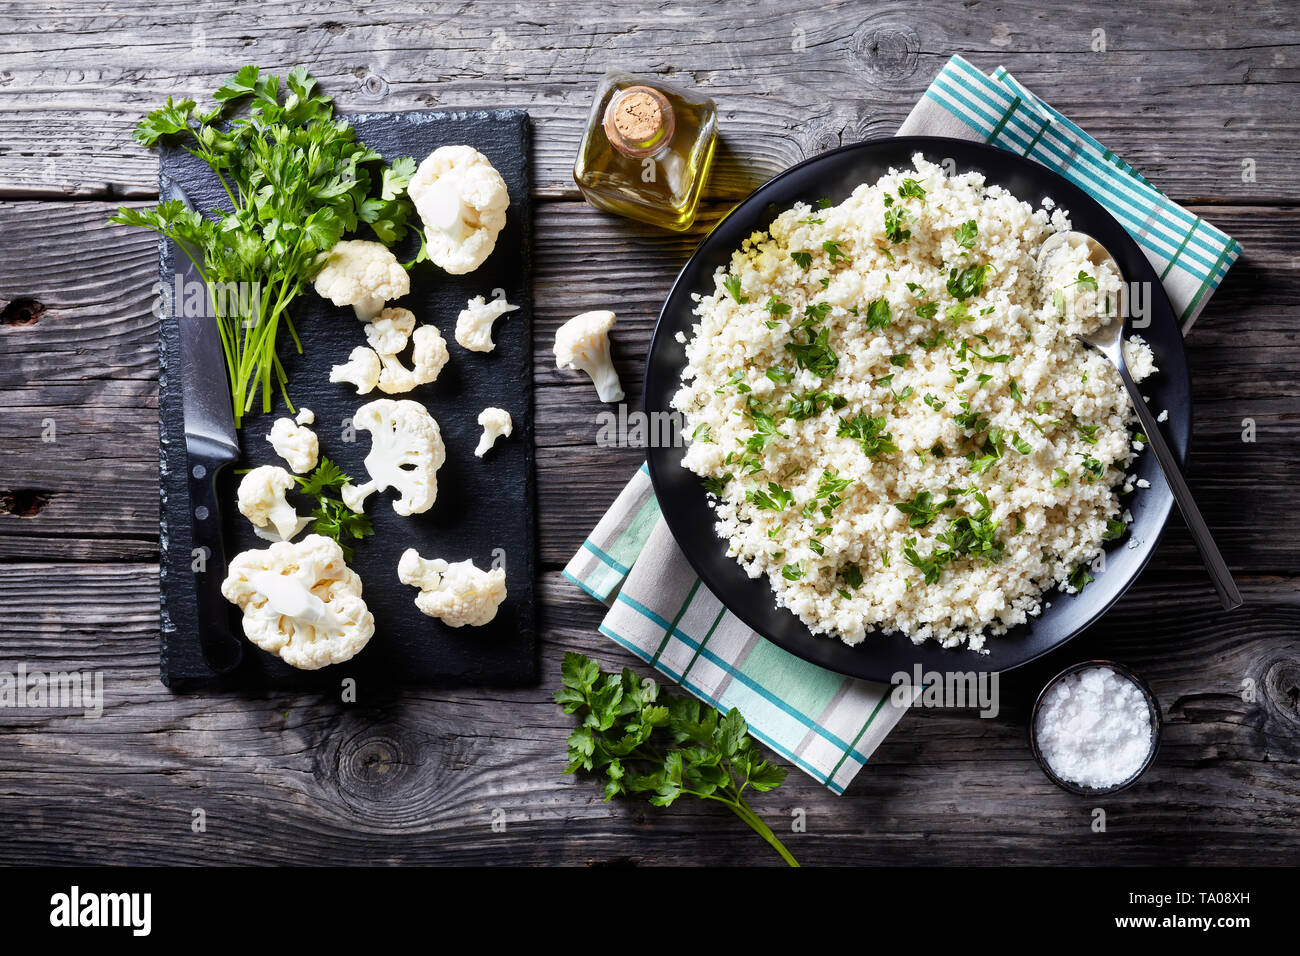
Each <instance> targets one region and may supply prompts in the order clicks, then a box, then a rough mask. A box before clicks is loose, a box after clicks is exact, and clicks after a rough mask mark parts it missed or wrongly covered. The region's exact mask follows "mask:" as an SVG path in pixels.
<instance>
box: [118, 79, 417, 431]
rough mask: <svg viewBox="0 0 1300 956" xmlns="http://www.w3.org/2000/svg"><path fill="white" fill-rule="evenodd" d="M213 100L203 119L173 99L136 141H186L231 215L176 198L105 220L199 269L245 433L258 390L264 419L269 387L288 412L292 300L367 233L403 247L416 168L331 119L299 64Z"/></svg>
mask: <svg viewBox="0 0 1300 956" xmlns="http://www.w3.org/2000/svg"><path fill="white" fill-rule="evenodd" d="M213 98H214V99H215V100H216V101H217V105H216V106H215V107H213V108H212V109H210V110H201V109H199V108H198V106H197V104H196V103H195V101H194V100H190V99H186V100H181V101H180V102H179V103H174V102H172V99H171V97H168V98H167V103H166V105H164V106H162V107H161V108H159V109H157V110H154V111H153V112H152V113H150V114H149V115H148V116H146V117H145V118H144V119H143V120H141V122H140V124H139V125H138V126H137V127H136V129H135V138H136V140H137V141H138V142H139V143H141V144H143V145H145V146H153V145H155V144H157V143H158V141H159V140H162V139H172V140H178V141H179V142H181V143H182V144H184V147H185V149H186V150H187V151H189V152H190V153H192V154H194V155H195V156H197V157H199V159H201V160H203V162H205V163H206V164H207V165H208V167H209V168H210V169H211V170H212V171H213V172H214V173H215V174H216V175H217V178H218V179H219V180H220V182H221V185H222V187H223V189H224V190H225V193H226V197H227V198H228V199H229V201H230V208H229V209H215V210H209V211H207V214H205V213H204V212H201V211H199V210H194V209H187V208H186V207H185V205H184V204H183V203H181V202H180V201H179V200H172V201H169V202H163V203H160V204H159V205H158V206H156V207H154V208H153V209H131V208H127V207H121V208H119V209H118V211H117V215H115V216H113V217H112V218H111V219H110V220H109V222H113V223H120V224H122V225H127V226H138V227H140V228H143V229H150V230H152V231H154V232H156V233H159V234H160V235H163V236H166V237H168V238H170V239H173V240H175V241H176V242H177V243H178V244H179V245H180V247H181V248H182V249H183V250H185V253H186V255H188V256H189V257H190V259H191V260H193V262H194V264H195V266H196V268H197V269H198V270H199V273H200V274H201V275H202V277H203V280H204V282H205V283H207V286H208V292H209V295H210V301H211V304H212V307H213V309H214V310H215V311H216V312H217V320H218V324H219V326H220V329H221V344H222V349H223V351H224V353H225V359H226V367H227V369H228V371H229V374H230V387H231V403H232V405H233V408H234V415H235V426H236V427H239V425H240V423H241V421H242V418H243V415H244V413H245V412H247V411H249V410H250V409H251V408H252V405H253V399H254V396H255V395H257V393H258V392H259V391H260V392H261V396H262V411H263V412H269V411H270V410H271V391H272V387H273V382H274V385H275V386H278V388H279V390H280V392H281V393H282V394H283V395H284V399H285V403H286V405H288V406H289V408H290V409H291V410H292V409H293V404H292V402H290V401H289V396H288V393H287V391H286V390H285V384H286V382H287V376H286V375H285V371H284V367H283V365H282V364H281V362H280V359H279V358H278V356H277V355H276V340H277V336H278V333H279V329H280V326H281V325H282V324H283V325H284V326H285V327H287V328H288V330H289V334H290V336H292V338H293V342H294V345H295V346H296V348H297V350H298V351H299V352H300V353H301V352H302V342H301V341H300V340H299V338H298V333H297V331H296V330H295V329H294V326H293V320H292V318H291V317H290V316H289V314H288V311H287V310H288V308H289V305H290V303H292V302H293V300H294V298H295V297H296V296H297V295H298V294H299V293H300V292H302V291H303V288H304V287H305V286H306V284H307V283H308V282H310V281H311V280H312V279H313V278H314V277H315V275H316V273H317V272H319V271H320V267H321V263H320V262H319V261H318V257H319V256H320V253H322V252H325V251H327V250H329V249H330V248H332V247H333V245H334V244H335V243H336V242H338V241H339V240H340V239H341V238H342V237H343V236H344V235H346V234H350V233H353V232H355V231H356V230H357V228H358V226H359V225H360V224H362V223H364V224H366V225H369V226H370V228H371V229H373V230H374V232H375V235H376V236H378V238H379V239H380V241H382V242H384V243H385V244H387V245H392V244H393V243H395V242H398V241H400V240H401V239H402V237H403V236H404V235H405V233H406V229H407V219H408V217H409V216H410V214H411V212H412V209H413V207H412V205H411V202H410V200H409V198H408V197H407V196H406V187H407V185H408V183H409V182H410V179H411V176H412V175H414V173H415V168H416V167H415V161H414V160H413V159H411V158H410V157H404V158H402V159H399V160H397V161H396V162H394V163H393V165H392V166H391V167H389V166H384V165H382V164H383V157H382V156H381V155H380V154H379V153H377V152H376V151H374V150H373V149H370V148H369V147H367V146H366V145H365V144H364V143H361V142H359V141H358V140H357V137H356V132H355V130H353V128H352V127H351V125H349V124H348V123H347V122H345V121H343V120H338V119H335V117H334V105H333V101H332V100H331V99H330V98H329V97H328V96H325V95H324V94H322V93H320V92H319V90H318V89H317V83H316V80H314V79H313V78H312V77H311V76H309V75H308V73H307V70H306V69H305V68H303V67H298V68H297V69H294V70H293V71H291V72H290V73H289V75H288V77H287V79H286V81H285V83H284V89H283V90H281V86H280V78H279V77H277V76H271V75H262V74H261V72H260V71H259V69H258V68H257V67H255V66H246V67H244V68H243V69H241V70H240V71H239V72H238V73H236V74H235V75H234V76H232V77H230V79H228V80H226V82H225V83H223V84H222V85H221V87H220V89H218V90H217V91H216V92H215V93H214V94H213ZM245 105H246V106H247V107H248V108H247V109H246V110H244V111H242V112H241V111H240V109H241V107H243V106H245ZM221 288H230V289H233V288H244V289H253V290H255V291H256V295H253V296H240V297H239V298H238V303H237V306H238V307H237V308H236V309H234V310H232V308H231V305H232V303H231V302H230V301H229V297H227V296H219V295H218V294H217V290H218V289H221ZM223 298H224V299H225V301H224V302H223V301H222V299H223ZM223 306H224V308H223ZM240 311H245V312H247V313H248V314H238V313H239V312H240Z"/></svg>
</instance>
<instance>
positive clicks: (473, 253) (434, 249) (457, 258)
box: [406, 146, 510, 275]
mask: <svg viewBox="0 0 1300 956" xmlns="http://www.w3.org/2000/svg"><path fill="white" fill-rule="evenodd" d="M406 191H407V194H408V195H410V197H411V201H412V202H414V203H415V209H416V211H417V212H418V213H419V214H420V219H421V221H422V222H423V223H424V241H425V247H426V249H427V250H428V253H429V258H430V259H432V260H433V262H434V263H435V264H436V265H437V266H438V267H439V268H441V269H442V270H443V271H445V272H448V273H450V274H451V275H464V274H465V273H467V272H473V271H474V270H475V269H477V268H478V267H479V266H481V265H482V264H483V262H484V260H486V259H487V257H488V256H489V255H491V254H492V250H493V249H494V248H495V247H496V242H497V235H498V234H499V233H500V232H501V229H502V227H504V226H505V224H506V209H507V208H508V207H509V206H510V195H509V193H508V192H507V191H506V183H505V180H504V179H502V178H501V174H500V173H499V172H497V171H496V169H495V168H493V166H492V163H491V162H489V161H488V158H487V157H486V156H484V155H483V154H482V153H480V152H479V151H478V150H476V149H474V148H472V147H470V146H441V147H439V148H438V149H435V150H434V151H433V152H432V153H430V154H429V155H428V157H427V158H426V159H425V160H424V162H422V163H421V164H420V168H419V169H417V170H416V171H415V176H414V177H412V179H411V183H410V185H409V186H407V190H406Z"/></svg>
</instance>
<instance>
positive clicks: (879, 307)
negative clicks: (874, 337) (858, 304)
mask: <svg viewBox="0 0 1300 956" xmlns="http://www.w3.org/2000/svg"><path fill="white" fill-rule="evenodd" d="M892 321H893V315H892V314H891V312H890V310H889V300H888V299H872V300H871V301H870V302H869V303H867V329H868V330H874V329H883V328H887V327H888V326H889V324H890V323H891V322H892Z"/></svg>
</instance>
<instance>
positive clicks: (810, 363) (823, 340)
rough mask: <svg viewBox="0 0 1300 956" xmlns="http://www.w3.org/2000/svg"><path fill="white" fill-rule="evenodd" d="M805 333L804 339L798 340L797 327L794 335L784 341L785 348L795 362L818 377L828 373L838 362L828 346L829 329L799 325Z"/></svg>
mask: <svg viewBox="0 0 1300 956" xmlns="http://www.w3.org/2000/svg"><path fill="white" fill-rule="evenodd" d="M801 328H802V330H803V331H804V332H805V334H806V336H807V337H806V340H805V341H802V342H801V341H799V331H800V330H799V329H796V330H795V333H794V337H793V338H792V339H791V341H789V342H788V343H786V346H785V350H786V351H787V352H789V353H790V355H791V356H792V357H793V358H794V361H795V364H796V365H798V366H799V367H800V368H802V369H807V370H808V371H810V372H812V373H813V374H814V375H816V376H817V377H818V378H825V377H826V376H827V375H830V374H831V373H832V372H834V371H835V369H836V368H837V367H838V366H839V364H840V358H839V356H838V355H836V354H835V350H834V349H832V348H831V346H830V335H831V333H830V329H828V328H825V327H823V328H822V329H821V330H820V331H818V330H815V329H814V328H813V327H812V326H811V325H804V326H802V327H801Z"/></svg>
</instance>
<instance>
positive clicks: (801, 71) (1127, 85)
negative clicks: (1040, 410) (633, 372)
mask: <svg viewBox="0 0 1300 956" xmlns="http://www.w3.org/2000/svg"><path fill="white" fill-rule="evenodd" d="M1151 6H1152V7H1153V8H1154V9H1146V5H1143V4H1129V5H1122V6H1120V5H1116V4H1113V3H1109V2H1107V0H1081V2H1075V3H1071V4H1069V5H1068V6H1066V5H1047V6H1045V5H1043V4H1041V3H1037V2H1035V0H1007V2H1002V3H999V4H998V5H997V6H996V7H991V6H988V5H986V4H981V3H972V4H962V5H954V4H951V3H941V2H922V3H908V4H862V3H854V2H847V0H844V2H831V3H819V4H811V3H807V2H795V3H791V2H789V0H760V2H750V3H746V4H745V5H744V6H743V7H737V6H736V5H735V4H727V3H681V4H671V5H668V6H667V7H664V6H662V5H660V4H657V3H649V2H636V3H631V4H620V5H619V7H618V9H617V11H610V10H607V9H606V8H604V7H601V6H599V5H592V6H591V9H592V10H594V11H599V12H597V13H595V14H594V15H584V5H582V4H574V3H571V2H566V0H530V2H528V3H525V4H513V5H504V6H503V5H499V4H487V3H482V4H443V3H426V4H423V5H421V6H420V7H418V8H415V9H413V8H412V5H411V4H410V3H407V2H400V0H381V2H374V3H367V4H365V5H364V6H360V5H356V4H352V3H347V2H342V0H329V2H323V3H318V4H314V5H313V6H312V8H311V12H310V13H309V14H304V13H302V12H301V11H300V10H299V9H298V8H296V7H292V6H277V5H262V4H255V3H240V4H234V5H232V9H233V10H234V11H235V12H232V13H231V14H230V15H224V16H223V15H219V14H204V13H202V12H200V11H196V10H195V8H194V5H193V4H190V3H183V2H177V0H166V2H160V3H159V2H143V0H131V2H114V3H112V4H110V5H106V4H104V3H101V2H86V0H76V2H71V3H67V4H64V5H63V6H62V7H61V9H60V16H59V17H58V20H57V23H51V22H50V20H51V18H50V14H49V13H48V12H46V9H45V7H44V6H43V5H42V4H38V3H31V4H9V5H8V15H7V16H6V24H5V30H6V34H5V36H4V39H3V43H4V45H3V47H0V49H2V50H3V51H4V54H5V56H4V61H3V64H2V65H0V111H2V112H0V143H4V144H7V145H6V148H5V149H4V150H3V151H0V190H3V191H4V194H6V195H9V196H15V197H16V196H25V197H103V196H109V197H121V196H147V195H150V194H152V193H153V192H154V191H155V188H156V186H155V180H156V178H157V173H156V164H155V162H154V160H153V158H152V157H150V155H149V154H148V152H147V151H145V150H143V149H141V148H140V147H138V146H136V145H134V144H133V143H132V142H131V137H130V134H131V129H132V127H133V126H134V124H135V122H136V121H137V119H138V118H139V116H140V114H141V113H142V112H144V111H146V110H149V109H152V108H154V107H155V106H156V105H157V104H159V103H161V102H162V101H163V99H165V98H166V97H168V96H175V97H177V98H180V97H184V96H195V97H207V96H209V95H210V94H211V91H212V90H213V89H215V88H216V87H217V86H218V85H219V84H220V82H221V80H222V79H224V78H225V77H226V76H227V75H229V74H230V73H232V72H234V70H236V69H238V68H239V67H240V66H242V65H243V64H245V63H250V62H256V63H260V64H262V65H265V66H268V67H270V66H273V65H277V64H281V63H284V64H288V63H290V62H292V63H301V64H304V65H306V66H307V67H308V68H309V69H310V70H311V71H312V73H313V74H314V75H315V76H317V77H318V78H319V79H320V80H321V81H322V82H323V83H324V84H325V86H326V88H327V89H328V90H329V91H330V92H331V93H332V94H334V95H335V96H336V97H337V100H338V102H339V105H340V106H341V107H342V108H344V109H348V110H353V111H360V110H366V111H371V110H380V109H384V110H401V109H419V108H428V107H467V106H475V107H481V106H521V107H525V108H527V109H528V110H529V112H530V113H531V114H532V116H533V119H534V122H535V123H536V127H537V137H536V142H537V148H536V153H535V162H536V166H537V177H536V181H537V186H538V190H539V192H540V193H541V194H544V195H548V196H573V195H574V187H573V183H572V178H571V175H570V173H571V169H572V165H573V154H574V152H575V150H576V148H577V141H578V137H579V136H580V134H581V129H582V126H583V123H584V121H585V119H586V114H587V109H588V106H589V103H590V95H591V90H592V88H593V87H594V85H595V83H596V82H597V79H598V78H599V76H600V74H601V73H602V72H604V70H605V69H606V68H608V67H610V66H617V67H621V68H626V69H631V70H634V71H636V70H641V71H652V72H656V73H660V74H662V75H664V76H665V77H667V78H670V79H677V80H679V81H681V82H683V83H688V84H690V85H693V86H698V87H700V88H702V89H704V90H705V91H707V92H708V93H709V94H710V95H711V96H712V97H713V98H714V99H715V100H716V101H717V103H718V106H719V109H720V110H721V121H722V132H723V148H722V150H721V154H720V157H719V163H718V168H717V172H716V175H715V176H714V177H713V180H712V187H711V191H712V194H713V195H714V196H727V197H735V198H739V197H741V196H744V195H746V194H747V193H748V192H749V191H750V190H751V189H752V188H753V187H754V186H755V185H757V184H758V183H760V182H762V181H763V180H765V179H767V178H768V177H769V176H771V175H772V174H773V173H775V172H778V171H780V170H781V169H784V168H785V167H787V166H789V165H791V164H792V163H794V162H797V161H799V160H801V159H804V158H806V157H807V156H810V155H814V154H816V153H818V152H821V151H823V150H825V149H828V148H831V147H834V146H838V145H841V144H842V143H849V142H854V141H857V140H860V139H864V138H870V137H874V136H885V135H890V134H892V133H893V132H894V131H895V130H896V129H897V128H898V124H899V123H900V122H901V121H902V119H903V118H904V117H905V116H906V115H907V113H908V111H909V110H910V109H911V107H912V104H913V103H915V101H916V99H917V97H918V96H919V95H920V94H921V92H922V91H923V90H924V89H925V86H926V84H927V83H928V82H929V80H930V79H931V78H932V77H933V75H934V74H935V73H936V72H937V71H938V69H939V67H940V66H941V65H942V64H943V62H944V61H945V60H946V59H947V57H948V56H949V55H950V54H951V53H953V52H962V53H964V54H965V55H967V57H968V59H970V60H971V61H972V62H974V63H975V64H976V65H978V66H980V67H981V68H984V69H986V70H991V69H993V68H994V67H996V66H998V65H1005V66H1006V67H1007V68H1008V69H1010V70H1012V71H1013V72H1014V73H1016V75H1017V76H1018V77H1019V78H1020V79H1022V80H1023V81H1024V82H1026V83H1027V84H1028V85H1029V86H1030V88H1031V89H1033V90H1034V91H1035V92H1036V93H1038V94H1039V95H1041V96H1043V97H1045V98H1047V99H1048V100H1049V101H1050V102H1052V103H1053V104H1054V105H1055V106H1057V107H1058V108H1060V109H1062V110H1064V111H1065V112H1066V113H1067V115H1070V116H1071V117H1072V118H1073V119H1075V120H1076V121H1077V122H1079V123H1080V124H1082V125H1083V126H1084V128H1086V129H1091V130H1095V131H1098V132H1102V131H1104V133H1105V136H1104V141H1105V142H1106V145H1107V146H1109V147H1110V148H1111V149H1113V150H1115V151H1116V152H1117V153H1118V154H1119V155H1121V156H1124V157H1125V158H1126V159H1128V160H1129V161H1130V162H1131V163H1133V164H1134V165H1135V166H1137V168H1139V169H1141V170H1143V171H1144V172H1145V173H1146V174H1147V175H1149V176H1151V177H1152V178H1153V179H1154V180H1155V181H1157V182H1160V183H1161V184H1162V186H1163V188H1165V189H1166V190H1169V191H1170V192H1171V193H1172V194H1174V195H1177V196H1179V197H1180V198H1184V199H1195V200H1213V201H1221V200H1225V199H1232V200H1238V201H1257V202H1258V201H1265V200H1267V201H1269V202H1273V201H1280V200H1285V201H1289V202H1293V201H1295V200H1296V199H1297V196H1298V193H1297V185H1296V182H1295V178H1294V177H1293V176H1291V175H1290V172H1289V171H1290V169H1291V158H1292V157H1291V154H1290V146H1291V144H1292V143H1294V141H1295V138H1296V131H1297V124H1300V116H1297V114H1296V111H1295V110H1294V109H1293V108H1292V104H1293V103H1294V100H1295V96H1296V84H1297V82H1298V81H1300V73H1298V72H1297V67H1296V58H1295V49H1296V46H1297V44H1298V43H1300V28H1298V27H1297V24H1296V22H1295V18H1294V17H1293V16H1291V15H1289V14H1288V10H1289V6H1288V3H1287V0H1267V2H1264V3H1260V4H1252V6H1251V12H1250V15H1249V16H1237V15H1234V14H1233V13H1231V12H1229V10H1230V8H1228V7H1227V6H1225V5H1224V4H1221V3H1204V2H1199V0H1166V2H1162V3H1159V4H1152V5H1151ZM51 27H54V28H53V29H51ZM1096 30H1102V31H1104V33H1105V43H1106V47H1105V51H1104V52H1095V51H1094V43H1095V40H1094V31H1096ZM1120 104H1123V105H1126V106H1128V108H1126V109H1116V108H1115V107H1116V106H1117V105H1120ZM1156 130H1158V131H1159V135H1153V131H1156ZM1247 159H1251V160H1254V161H1255V164H1256V170H1257V174H1256V181H1255V182H1253V183H1246V182H1243V181H1242V175H1241V174H1242V166H1241V164H1242V162H1243V160H1247Z"/></svg>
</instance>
